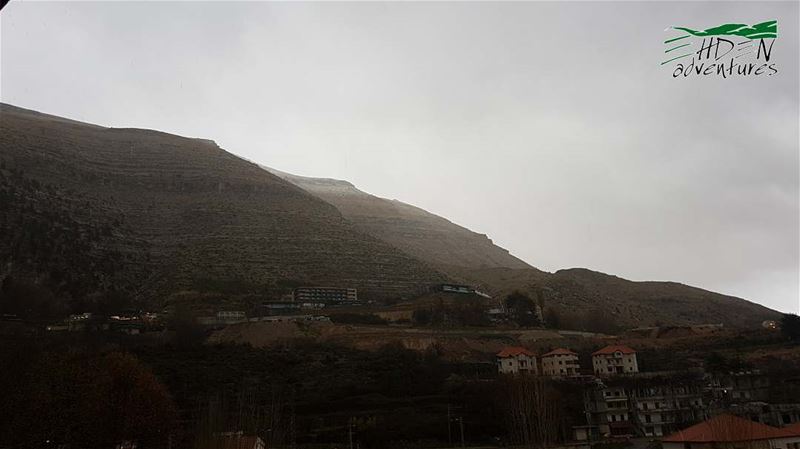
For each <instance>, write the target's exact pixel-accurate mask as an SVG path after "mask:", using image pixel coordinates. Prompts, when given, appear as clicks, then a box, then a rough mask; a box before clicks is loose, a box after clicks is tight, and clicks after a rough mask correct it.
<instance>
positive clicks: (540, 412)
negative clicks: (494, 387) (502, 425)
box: [502, 374, 563, 448]
mask: <svg viewBox="0 0 800 449" xmlns="http://www.w3.org/2000/svg"><path fill="white" fill-rule="evenodd" d="M502 382H504V383H505V385H504V386H505V388H504V389H503V390H504V393H505V396H504V398H503V400H504V404H505V409H506V413H507V416H508V421H507V422H508V425H509V434H510V435H511V438H512V440H513V443H514V444H519V445H521V446H522V447H538V448H542V447H548V446H551V445H553V444H554V443H555V442H556V441H557V440H558V437H559V434H560V430H561V429H560V425H561V424H562V422H563V419H562V418H563V416H562V410H561V408H560V404H561V398H560V397H559V394H558V391H557V390H556V389H555V388H554V387H553V385H552V383H551V382H552V381H551V380H550V379H548V378H545V377H541V376H531V375H527V374H523V375H518V376H507V377H506V378H504V379H503V380H502Z"/></svg>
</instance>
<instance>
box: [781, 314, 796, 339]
mask: <svg viewBox="0 0 800 449" xmlns="http://www.w3.org/2000/svg"><path fill="white" fill-rule="evenodd" d="M781 333H782V334H783V335H784V336H785V337H786V338H788V339H789V340H792V341H800V316H797V315H795V314H792V313H786V314H784V315H783V317H782V318H781Z"/></svg>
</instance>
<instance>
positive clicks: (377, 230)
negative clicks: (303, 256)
mask: <svg viewBox="0 0 800 449" xmlns="http://www.w3.org/2000/svg"><path fill="white" fill-rule="evenodd" d="M264 168H265V169H266V170H268V171H270V172H272V173H274V174H276V175H278V176H280V177H281V178H283V179H285V180H287V181H289V182H291V183H292V184H294V185H296V186H298V187H300V188H302V189H304V190H306V191H308V192H309V193H312V194H313V195H315V196H317V197H319V198H321V199H323V200H325V201H327V202H328V203H331V204H333V205H334V206H336V208H337V209H339V212H341V213H342V215H344V217H345V218H347V219H348V220H350V221H352V222H353V224H354V225H355V226H356V227H357V228H358V229H360V230H362V231H364V232H365V233H367V234H370V235H372V236H374V237H377V238H379V239H381V240H384V241H386V242H388V243H391V244H392V245H394V246H396V247H397V248H400V249H402V250H403V251H405V252H407V253H409V254H411V255H413V256H415V257H417V258H419V259H421V260H424V261H427V262H429V263H432V264H435V265H436V266H438V267H441V268H442V269H444V270H448V269H451V268H454V267H463V268H496V267H506V268H531V266H530V265H528V264H527V263H525V262H523V261H522V260H520V259H518V258H516V257H514V256H512V255H511V254H510V253H509V252H508V250H506V249H504V248H501V247H499V246H497V245H495V244H494V243H493V242H492V240H491V239H489V237H487V236H486V234H478V233H477V232H473V231H470V230H469V229H467V228H465V227H463V226H459V225H457V224H455V223H453V222H451V221H450V220H447V219H446V218H443V217H440V216H438V215H434V214H432V213H430V212H428V211H426V210H423V209H420V208H418V207H416V206H412V205H410V204H406V203H403V202H401V201H397V200H388V199H385V198H380V197H377V196H374V195H370V194H368V193H365V192H363V191H361V190H359V189H357V188H356V187H355V186H354V185H353V184H351V183H349V182H347V181H340V180H336V179H322V178H309V177H304V176H297V175H292V174H289V173H284V172H281V171H278V170H275V169H272V168H267V167H264Z"/></svg>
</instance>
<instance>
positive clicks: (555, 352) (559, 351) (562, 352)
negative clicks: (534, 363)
mask: <svg viewBox="0 0 800 449" xmlns="http://www.w3.org/2000/svg"><path fill="white" fill-rule="evenodd" d="M551 355H578V354H576V353H574V352H572V351H570V350H569V349H564V348H556V349H553V350H552V351H550V352H548V353H546V354H543V355H542V357H549V356H551Z"/></svg>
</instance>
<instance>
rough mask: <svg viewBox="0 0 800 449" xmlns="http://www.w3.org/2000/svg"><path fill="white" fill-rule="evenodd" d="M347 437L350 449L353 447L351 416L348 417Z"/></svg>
mask: <svg viewBox="0 0 800 449" xmlns="http://www.w3.org/2000/svg"><path fill="white" fill-rule="evenodd" d="M347 439H348V440H349V441H350V449H353V417H350V422H349V423H348V424H347Z"/></svg>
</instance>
